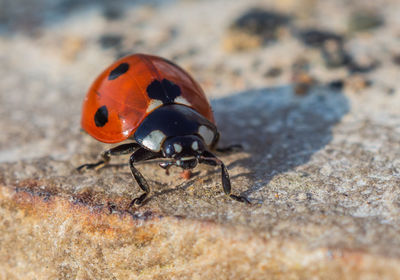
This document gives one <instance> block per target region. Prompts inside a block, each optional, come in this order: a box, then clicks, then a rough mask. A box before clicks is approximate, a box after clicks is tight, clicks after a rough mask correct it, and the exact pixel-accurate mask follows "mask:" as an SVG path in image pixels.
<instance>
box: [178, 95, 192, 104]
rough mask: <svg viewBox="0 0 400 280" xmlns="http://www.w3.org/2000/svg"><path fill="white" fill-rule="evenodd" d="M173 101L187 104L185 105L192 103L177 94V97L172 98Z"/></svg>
mask: <svg viewBox="0 0 400 280" xmlns="http://www.w3.org/2000/svg"><path fill="white" fill-rule="evenodd" d="M174 102H175V103H179V104H183V105H187V106H191V105H192V104H190V102H189V101H187V100H186V99H185V98H184V97H182V96H178V97H177V98H175V99H174Z"/></svg>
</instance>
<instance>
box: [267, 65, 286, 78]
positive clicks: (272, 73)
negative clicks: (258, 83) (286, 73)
mask: <svg viewBox="0 0 400 280" xmlns="http://www.w3.org/2000/svg"><path fill="white" fill-rule="evenodd" d="M282 72H283V71H282V68H280V67H271V68H270V69H268V70H267V72H265V74H264V77H268V78H276V77H278V76H280V75H281V74H282Z"/></svg>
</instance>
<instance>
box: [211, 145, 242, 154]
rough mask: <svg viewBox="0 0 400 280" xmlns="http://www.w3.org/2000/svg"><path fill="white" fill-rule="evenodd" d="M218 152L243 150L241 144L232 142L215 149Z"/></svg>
mask: <svg viewBox="0 0 400 280" xmlns="http://www.w3.org/2000/svg"><path fill="white" fill-rule="evenodd" d="M215 150H216V151H217V152H218V153H232V152H240V151H242V150H243V146H242V145H240V144H233V145H229V146H227V147H221V148H216V149H215Z"/></svg>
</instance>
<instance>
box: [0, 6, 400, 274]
mask: <svg viewBox="0 0 400 280" xmlns="http://www.w3.org/2000/svg"><path fill="white" fill-rule="evenodd" d="M63 2H65V1H63ZM72 2H74V1H72ZM316 2H318V1H316ZM46 3H47V2H45V1H37V2H35V5H38V7H36V11H38V12H37V13H36V14H35V16H36V18H32V19H30V18H28V17H29V16H32V15H31V13H28V14H26V13H22V16H23V17H26V18H25V20H24V21H23V22H20V23H19V22H18V20H17V16H18V13H17V12H16V11H15V10H11V11H10V13H9V14H10V15H14V18H13V19H12V20H11V19H9V18H8V14H7V13H5V12H4V10H3V9H0V20H2V21H3V22H7V24H5V25H4V26H2V28H1V30H0V31H1V32H2V33H1V35H0V64H1V66H2V67H0V131H1V132H2V133H0V260H1V261H0V268H1V269H0V278H1V279H55V278H58V279H171V278H174V277H175V278H177V279H262V278H266V276H268V277H269V278H271V279H278V278H284V279H310V278H321V279H357V278H362V279H378V278H379V279H397V278H399V277H400V271H399V267H400V266H399V263H400V260H399V257H400V234H399V233H400V231H399V228H400V220H399V214H400V189H399V186H400V160H399V159H400V113H399V105H400V94H399V87H398V85H397V79H398V66H397V65H394V64H393V63H392V62H391V61H390V55H389V56H388V51H387V50H388V49H389V50H393V51H394V50H395V49H396V46H397V43H396V40H397V39H396V36H395V34H396V32H397V27H396V25H395V24H393V25H391V22H396V21H395V19H396V17H397V15H398V13H397V12H394V11H398V10H399V4H398V3H396V2H395V1H393V2H390V1H388V2H387V3H386V5H380V6H379V9H380V12H381V14H383V15H386V17H387V20H386V19H385V22H386V24H385V27H384V28H383V27H380V28H379V29H376V30H380V32H376V33H371V35H370V36H369V37H358V36H357V35H354V37H348V38H346V42H345V44H346V45H345V47H346V50H348V53H349V55H351V56H357V55H358V54H360V53H362V55H364V54H366V55H368V54H369V53H373V54H374V56H373V57H374V58H376V59H378V60H379V61H380V65H379V68H376V69H372V70H371V71H369V72H368V73H358V74H357V75H359V76H354V75H353V76H349V74H348V69H346V68H344V67H339V69H335V70H334V71H333V70H329V69H326V68H325V67H324V65H323V60H322V59H321V57H320V54H319V51H318V50H315V49H310V48H308V47H307V46H304V45H302V44H300V43H299V41H298V38H296V37H295V36H291V37H290V36H289V35H288V38H285V40H282V41H279V42H277V43H276V45H270V46H262V47H260V48H259V49H256V50H253V51H251V52H248V53H240V54H232V53H230V54H227V53H225V52H224V50H223V47H222V42H223V38H224V32H226V30H227V27H228V26H230V24H231V22H232V20H234V19H235V17H237V15H238V14H241V12H240V11H242V12H244V11H246V10H248V9H249V8H250V7H251V6H254V5H252V4H253V3H252V2H251V1H237V3H236V2H235V3H233V2H229V3H230V4H229V5H227V3H226V2H225V1H199V2H196V1H185V2H178V3H168V4H167V3H164V4H163V5H161V6H157V5H155V6H140V5H133V6H130V5H127V4H124V2H123V1H121V5H122V6H121V7H124V8H125V9H123V11H124V13H122V12H118V13H116V14H117V16H110V15H109V13H107V11H108V10H107V9H108V8H107V7H103V5H100V4H94V3H93V6H90V5H89V6H90V7H86V6H85V9H81V10H80V11H79V13H74V12H73V11H77V10H75V9H76V8H74V9H72V8H71V13H70V14H68V15H67V16H64V17H58V18H57V20H56V21H54V22H48V21H49V18H51V16H52V15H53V12H51V11H50V9H48V10H46V8H47V7H48V6H46V5H48V4H46ZM55 3H58V2H55ZM68 3H69V2H68V1H67V2H65V5H67V4H68ZM360 3H362V2H360ZM69 4H70V5H72V3H69ZM272 4H273V3H272V1H271V6H273V5H272ZM41 5H43V7H44V8H43V7H42V6H41ZM67 6H68V5H67ZM289 6H290V5H289ZM54 7H55V10H54V13H55V15H59V14H60V10H59V9H61V8H65V7H66V6H62V7H61V8H60V6H58V4H55V6H54ZM315 7H316V10H315V13H316V15H315V17H314V18H311V20H312V21H314V22H315V23H316V25H317V27H319V26H318V24H321V22H320V21H321V18H326V11H329V12H330V15H331V17H330V20H329V21H328V22H326V21H324V23H323V26H321V29H327V30H332V31H334V32H337V33H340V34H342V33H343V30H341V28H345V26H341V24H342V22H346V21H343V18H342V17H343V16H348V13H349V11H348V9H343V3H341V2H338V1H320V2H318V3H316V4H315ZM272 8H277V9H279V7H272ZM9 9H16V10H18V7H17V6H15V7H14V6H10V7H9ZM113 9H115V7H114V6H113ZM335 9H336V10H335ZM221 10H224V11H225V13H221V12H220V11H221ZM41 11H43V12H41ZM113 11H114V10H113ZM339 11H340V12H339ZM343 11H345V12H343ZM282 13H284V14H293V13H291V12H290V11H282ZM61 14H62V13H61ZM111 14H113V13H111ZM114 14H115V13H114ZM205 14H207V15H209V20H208V21H207V22H206V23H205V22H204V15H205ZM392 19H393V20H392ZM35 21H39V22H40V25H37V26H35V28H31V27H29V25H28V26H27V25H21V24H22V23H24V22H25V23H27V22H28V23H29V22H35ZM301 23H302V22H301V21H300V22H296V19H293V27H294V28H296V26H297V24H299V25H300V24H301ZM321 25H322V24H321ZM82 26H85V28H82ZM194 30H195V31H196V32H194ZM27 31H28V32H27ZM194 33H195V36H194V35H193V34H194ZM111 35H113V36H111ZM110 36H111V37H110ZM104 38H120V39H118V40H115V41H114V39H113V40H111V41H113V43H112V44H109V40H108V39H107V40H105V39H104ZM117 41H118V42H117ZM129 52H151V53H155V54H158V55H162V56H165V57H167V58H175V60H176V62H177V63H178V64H180V65H182V66H183V67H184V68H186V69H188V70H189V71H190V72H191V73H192V74H193V75H194V76H195V77H196V78H197V79H198V80H199V81H200V83H201V84H202V86H203V87H204V89H205V91H206V92H207V94H208V96H209V97H210V98H211V99H212V104H213V108H214V111H215V117H216V120H217V123H218V126H219V128H220V130H221V133H222V139H221V140H222V141H221V145H222V146H223V145H228V144H232V143H241V144H243V146H244V150H243V151H241V152H237V153H232V154H229V155H221V158H222V159H223V161H224V162H225V163H226V164H227V166H228V169H229V172H230V175H231V179H232V186H233V190H234V192H235V193H241V194H242V195H245V196H246V197H248V198H249V199H250V200H251V201H252V203H253V204H252V205H251V206H247V205H244V204H241V203H237V202H234V201H231V200H230V199H228V198H226V197H225V196H224V195H223V192H222V188H221V182H220V172H219V170H218V169H214V168H212V167H207V166H200V167H198V168H197V169H195V170H194V172H193V174H192V176H190V178H187V177H185V176H180V174H181V170H179V169H176V168H172V169H171V174H170V175H169V176H167V175H166V174H165V172H164V171H163V170H162V169H161V168H158V166H157V164H156V163H144V164H141V165H140V166H139V169H140V170H141V171H142V172H143V175H144V176H145V177H146V178H148V179H149V183H150V185H151V187H152V190H153V193H152V195H151V196H150V199H149V200H148V201H147V203H145V205H144V206H143V207H141V208H139V209H129V208H128V205H129V203H130V201H131V199H132V198H133V197H135V196H136V195H137V194H138V192H139V191H140V190H139V188H138V186H137V185H136V183H134V182H133V180H132V178H131V175H130V173H129V167H128V166H127V165H126V163H127V157H121V158H117V159H113V161H112V166H110V167H106V168H103V169H102V170H99V171H88V172H86V173H83V174H80V173H78V172H77V171H76V170H75V167H77V166H79V165H80V164H82V163H85V162H90V161H94V160H96V157H97V156H98V154H99V153H100V152H101V151H103V150H104V149H106V148H108V147H109V146H108V145H104V144H101V143H98V142H96V141H95V140H94V139H92V138H90V137H89V136H88V135H85V134H83V133H80V132H79V119H80V106H81V102H82V99H83V97H84V94H85V91H86V89H87V88H88V87H89V84H90V82H91V81H92V80H93V78H94V77H95V76H96V75H97V74H98V73H99V72H100V71H101V70H102V68H104V67H105V66H106V65H107V64H109V63H110V62H112V61H113V60H114V59H115V58H116V57H119V56H121V54H123V53H129ZM299 60H306V61H307V62H308V63H307V64H308V66H307V69H303V71H305V73H307V74H309V75H310V76H312V77H313V78H315V82H313V83H312V85H310V86H309V88H308V90H307V91H306V92H305V93H303V94H302V95H298V94H295V92H294V90H293V86H292V85H291V82H292V81H291V75H292V72H291V71H292V70H291V69H292V65H293V64H295V62H296V61H299ZM271 67H279V69H282V71H281V74H280V75H279V76H276V77H275V76H274V77H268V78H266V77H265V76H264V74H265V72H266V71H267V69H270V68H271ZM355 78H359V79H363V80H364V81H367V80H368V81H371V83H370V84H369V86H368V87H362V88H357V90H354V88H353V87H351V86H348V85H349V84H351V82H350V81H352V80H354V79H355ZM339 80H340V81H343V83H341V84H343V85H345V86H344V87H341V86H338V87H333V86H325V85H329V84H331V82H332V81H339ZM388 88H390V89H391V90H390V91H388V90H387V89H388Z"/></svg>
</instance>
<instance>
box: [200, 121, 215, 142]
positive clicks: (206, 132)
mask: <svg viewBox="0 0 400 280" xmlns="http://www.w3.org/2000/svg"><path fill="white" fill-rule="evenodd" d="M199 134H200V135H201V137H203V139H204V142H206V144H207V145H208V146H210V145H211V143H212V141H213V140H214V132H213V131H212V130H211V129H209V128H208V127H206V126H204V125H201V126H200V127H199Z"/></svg>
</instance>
